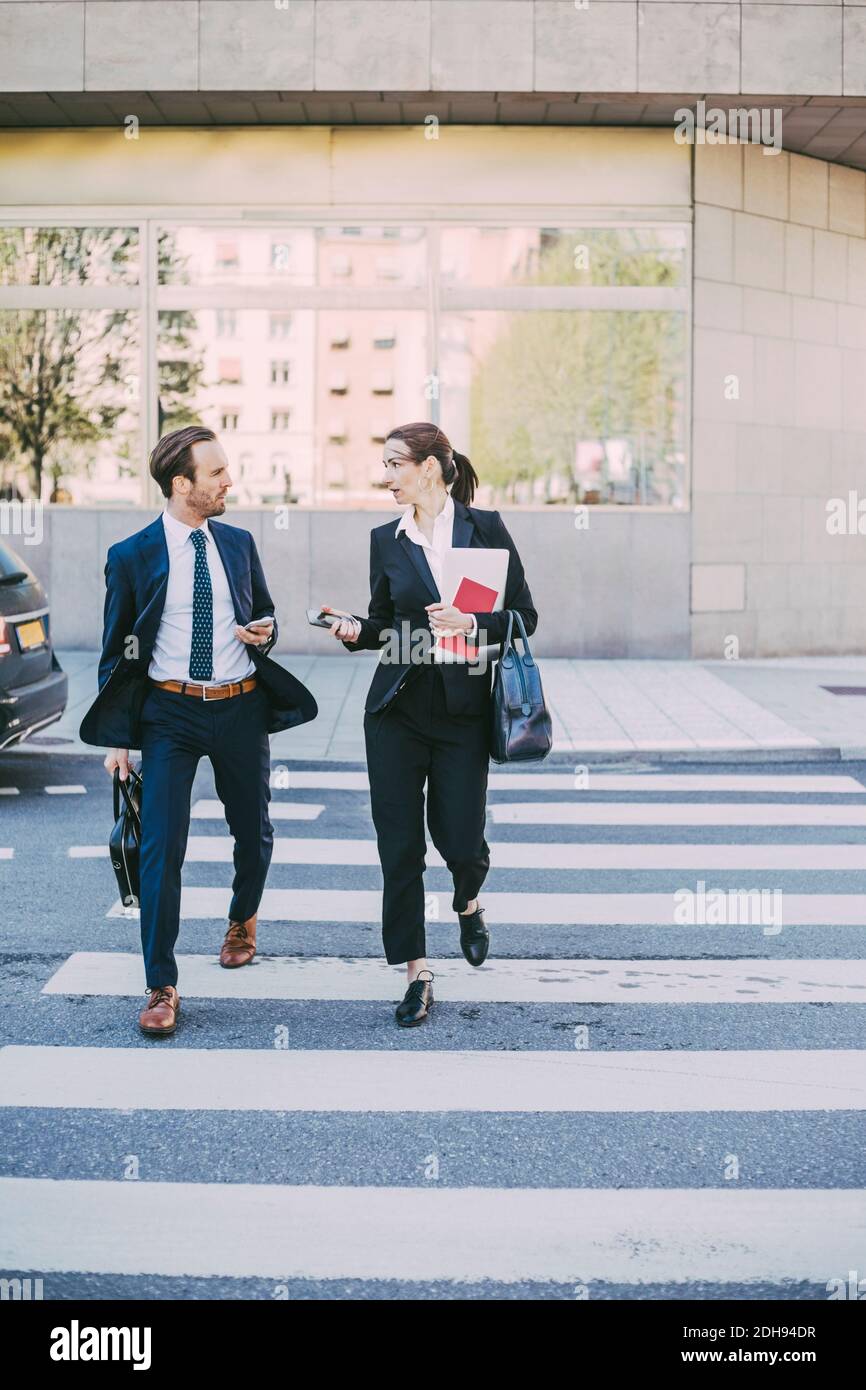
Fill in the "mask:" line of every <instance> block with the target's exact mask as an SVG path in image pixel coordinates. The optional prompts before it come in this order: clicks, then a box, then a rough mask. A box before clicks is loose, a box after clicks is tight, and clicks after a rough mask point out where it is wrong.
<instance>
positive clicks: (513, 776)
mask: <svg viewBox="0 0 866 1390" xmlns="http://www.w3.org/2000/svg"><path fill="white" fill-rule="evenodd" d="M280 766H285V771H284V772H282V773H280V774H279V775H276V774H272V777H271V786H272V789H274V790H279V788H280V786H281V784H282V783H283V782H285V789H288V790H289V791H300V790H301V789H302V788H304V789H306V790H309V789H313V790H315V791H325V790H329V791H368V790H369V785H370V784H369V781H368V778H367V774H366V772H330V771H327V770H323V771H320V772H301V771H296V770H295V768H293V767H291V765H288V766H286V765H282V764H281V765H280ZM576 766H578V767H580V768H581V772H582V773H583V774H585V781H586V785H585V787H584V788H583V789H584V790H585V791H593V792H630V791H634V792H706V793H708V794H713V793H715V792H781V793H789V792H790V793H794V794H797V795H803V794H812V795H824V794H829V795H836V794H847V795H852V794H854V795H856V794H859V795H861V796H862V795H864V794H866V785H864V784H863V783H862V782H859V781H858V780H857V778H856V777H850V776H848V775H847V774H841V773H840V774H839V775H835V774H833V773H830V774H829V775H821V774H814V775H813V774H810V773H806V774H800V773H790V774H785V773H747V772H744V773H739V772H737V773H725V772H720V773H712V772H648V773H629V772H594V771H593V767H592V764H591V763H588V764H586V763H584V764H576ZM487 786H488V788H489V789H490V790H491V791H518V790H521V789H523V790H527V791H540V792H541V791H571V790H574V787H575V774H574V769H570V770H569V771H568V772H490V774H489V776H488V780H487Z"/></svg>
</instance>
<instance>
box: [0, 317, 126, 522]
mask: <svg viewBox="0 0 866 1390" xmlns="http://www.w3.org/2000/svg"><path fill="white" fill-rule="evenodd" d="M139 361H140V357H139V316H138V314H137V313H127V312H121V311H115V310H83V311H78V310H76V311H70V310H63V309H44V310H42V309H39V310H20V311H19V310H3V311H0V484H2V485H3V486H4V488H7V487H8V488H10V489H12V493H11V495H14V493H15V491H16V490H17V492H18V494H19V495H20V496H22V497H38V498H40V499H41V500H42V501H43V502H49V501H55V502H87V503H97V502H129V503H134V504H138V503H140V502H141V501H142V500H143V499H142V496H141V466H140V457H141V437H140V410H139V396H140V391H139ZM4 495H5V493H4Z"/></svg>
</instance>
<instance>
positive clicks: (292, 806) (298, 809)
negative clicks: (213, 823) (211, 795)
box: [190, 798, 325, 820]
mask: <svg viewBox="0 0 866 1390" xmlns="http://www.w3.org/2000/svg"><path fill="white" fill-rule="evenodd" d="M324 809H325V808H324V806H314V805H313V804H312V803H310V804H309V805H308V804H307V803H306V802H303V801H298V802H291V801H272V802H271V804H270V817H271V820H318V818H319V816H320V815H321V814H322V812H323V811H324ZM225 814H226V811H225V807H224V806H223V804H222V802H221V801H213V800H208V799H207V798H205V799H203V800H201V801H197V802H196V803H195V805H194V806H193V808H192V811H191V812H190V815H191V816H193V817H195V818H197V819H202V820H206V819H212V820H225Z"/></svg>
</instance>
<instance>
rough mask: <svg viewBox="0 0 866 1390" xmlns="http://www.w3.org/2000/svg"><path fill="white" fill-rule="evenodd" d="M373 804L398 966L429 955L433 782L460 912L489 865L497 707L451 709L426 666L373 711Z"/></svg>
mask: <svg viewBox="0 0 866 1390" xmlns="http://www.w3.org/2000/svg"><path fill="white" fill-rule="evenodd" d="M364 734H365V739H366V747H367V771H368V774H369V778H370V807H371V811H372V815H373V824H374V825H375V827H376V839H377V843H378V847H379V860H380V863H381V865H382V876H383V879H384V889H383V894H382V941H383V945H384V948H385V959H386V960H387V961H388V963H389V964H390V965H398V964H402V962H404V961H407V960H419V959H420V958H421V957H422V956H425V955H426V954H427V948H426V933H425V916H424V879H423V874H424V868H425V862H426V861H425V855H426V852H427V837H426V835H425V832H424V786H425V783H426V787H427V808H426V809H427V828H428V829H429V831H430V838H431V840H432V841H433V844H434V845H435V847H436V849H437V850H438V851H439V853H440V854H441V855H442V858H443V859H444V860H445V863H446V865H447V867H448V869H449V870H450V871H451V878H452V881H453V883H454V896H453V898H452V900H451V906H452V908H453V909H454V911H455V912H460V911H462V910H463V908H465V907H466V905H467V903H470V902H471V901H472V899H473V898H476V897H477V896H478V890H479V888H480V887H481V885H482V883H483V882H484V880H485V878H486V877H487V872H488V870H489V868H490V850H489V847H488V844H487V841H486V839H485V838H484V828H485V823H486V819H487V773H488V768H489V766H490V744H489V732H488V715H487V714H486V713H485V714H483V715H465V716H461V715H453V714H449V713H448V710H447V708H446V704H445V692H444V687H443V681H442V672H441V669H440V668H439V666H437V665H434V664H431V665H429V666H425V667H422V668H421V670H420V672H419V673H418V675H417V676H416V678H415V679H414V680H412V681H410V682H409V683H408V684H407V685H406V688H405V690H404V691H403V692H402V693H401V694H400V695H398V696H397V698H396V699H395V700H394V703H393V704H392V705H391V706H390V707H389V708H388V709H386V710H384V711H377V712H376V713H375V714H369V713H365V715H364Z"/></svg>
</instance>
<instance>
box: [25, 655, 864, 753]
mask: <svg viewBox="0 0 866 1390" xmlns="http://www.w3.org/2000/svg"><path fill="white" fill-rule="evenodd" d="M58 658H59V660H60V664H61V665H62V666H63V669H64V670H65V671H66V672H67V674H68V676H69V704H68V707H67V710H66V713H65V714H64V716H63V718H62V720H60V721H58V723H56V724H52V725H49V727H48V728H47V729H45V730H44V731H43V732H42V733H41V734H37V735H35V736H34V737H33V739H32V740H31V741H30V742H29V743H25V744H23V745H22V746H21V747H20V748H19V749H14V750H12V749H10V750H9V751H10V753H11V752H16V753H19V754H20V755H21V756H25V755H26V753H27V752H28V751H30V752H36V751H41V752H45V751H47V750H48V749H50V750H51V751H53V752H57V753H82V752H84V753H92V754H93V755H94V756H98V757H102V756H104V754H103V752H102V750H100V749H97V748H90V747H88V746H87V745H86V744H82V743H80V742H79V740H78V726H79V724H80V722H81V719H82V717H83V715H84V712H85V710H86V709H87V706H88V704H89V703H90V701H91V700H92V699H93V696H94V694H95V691H96V668H97V660H98V653H97V652H95V651H93V652H91V651H87V652H83V651H62V652H58ZM278 659H279V660H280V661H281V662H282V663H283V665H285V666H287V667H288V668H289V669H290V670H291V671H292V672H293V674H294V675H295V676H297V677H298V679H299V680H301V681H303V682H304V684H305V685H307V686H308V687H309V688H310V689H311V690H312V692H313V694H314V695H315V697H316V700H317V701H318V704H319V717H318V719H316V720H315V721H313V722H312V723H311V724H306V725H304V726H303V727H302V728H301V729H291V730H286V731H285V732H284V733H280V734H275V735H273V736H272V738H271V750H272V756H273V758H274V760H275V761H277V762H279V761H280V760H284V761H288V760H306V759H334V760H346V761H355V762H363V760H364V730H363V709H364V696H365V694H366V691H367V687H368V685H369V683H370V678H371V676H372V671H373V665H374V662H375V657H374V656H372V655H368V654H367V653H356V654H354V655H351V656H349V655H348V654H347V655H343V654H338V655H334V656H308V655H303V656H302V655H298V656H288V657H286V656H281V657H280V658H278ZM540 664H541V672H542V678H543V680H544V689H545V694H546V696H547V701H548V705H549V707H550V710H551V713H552V715H553V721H554V740H555V742H554V754H561V755H566V756H568V757H569V758H571V757H573V758H574V760H575V762H578V761H581V760H585V761H590V762H591V761H600V760H601V761H604V760H607V759H613V760H617V759H629V758H631V759H634V758H638V759H640V758H641V757H644V758H646V757H648V756H650V755H651V757H652V761H654V762H655V761H659V760H670V761H677V760H678V761H686V760H692V761H713V760H716V761H720V760H722V759H724V758H728V757H730V756H736V757H737V758H752V759H756V760H757V759H759V758H767V759H772V760H786V761H799V760H801V759H804V758H805V759H809V758H812V759H818V758H860V757H866V694H864V695H862V696H857V695H832V694H830V693H829V692H828V691H826V690H825V689H823V688H822V687H824V686H828V685H830V686H855V687H858V686H859V687H861V688H863V689H864V691H866V657H811V658H810V657H802V658H793V657H790V658H784V659H779V660H772V661H771V660H766V661H731V662H727V661H572V660H569V659H567V658H547V659H545V660H543V661H542V662H541V663H540Z"/></svg>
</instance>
